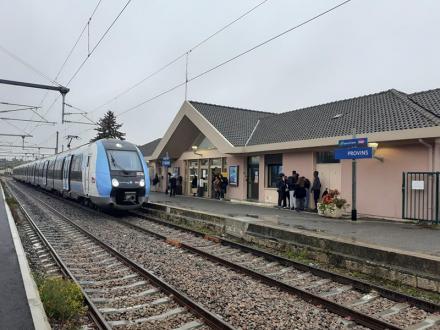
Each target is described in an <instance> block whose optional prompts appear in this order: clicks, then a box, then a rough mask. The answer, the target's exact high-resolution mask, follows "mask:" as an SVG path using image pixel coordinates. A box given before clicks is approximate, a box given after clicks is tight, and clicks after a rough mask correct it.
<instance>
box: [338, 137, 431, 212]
mask: <svg viewBox="0 0 440 330" xmlns="http://www.w3.org/2000/svg"><path fill="white" fill-rule="evenodd" d="M376 155H377V156H380V157H383V159H384V160H383V162H381V161H379V160H377V159H363V160H359V161H358V163H357V210H358V213H360V214H366V215H372V216H379V217H386V218H401V217H402V172H407V171H429V170H430V169H429V161H428V159H429V154H428V149H427V148H426V147H424V146H422V145H420V144H419V145H417V144H413V145H402V146H393V147H379V149H378V150H377V153H376ZM341 165H342V188H341V194H342V196H343V197H344V198H346V199H347V200H348V202H349V203H350V204H351V160H344V161H342V162H341Z"/></svg>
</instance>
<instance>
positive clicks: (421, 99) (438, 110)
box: [408, 88, 440, 116]
mask: <svg viewBox="0 0 440 330" xmlns="http://www.w3.org/2000/svg"><path fill="white" fill-rule="evenodd" d="M408 97H409V98H410V99H411V100H412V101H414V102H416V103H417V104H418V105H420V106H422V107H423V108H425V109H426V110H428V111H431V112H432V113H433V114H435V115H437V116H440V88H437V89H431V90H429V91H424V92H419V93H414V94H410V95H408Z"/></svg>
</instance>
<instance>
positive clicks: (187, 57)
mask: <svg viewBox="0 0 440 330" xmlns="http://www.w3.org/2000/svg"><path fill="white" fill-rule="evenodd" d="M190 52H191V50H189V51H187V52H186V64H185V101H188V60H189V53H190Z"/></svg>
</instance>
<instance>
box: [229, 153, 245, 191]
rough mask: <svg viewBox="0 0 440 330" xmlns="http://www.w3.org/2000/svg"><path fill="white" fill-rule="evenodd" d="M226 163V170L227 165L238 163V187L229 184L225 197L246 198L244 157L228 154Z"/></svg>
mask: <svg viewBox="0 0 440 330" xmlns="http://www.w3.org/2000/svg"><path fill="white" fill-rule="evenodd" d="M226 164H227V167H228V171H229V166H231V165H232V166H233V165H238V187H234V186H231V185H229V186H228V188H227V197H228V198H230V199H246V191H247V190H246V189H247V187H246V157H240V156H230V157H228V158H227V160H226ZM228 173H229V172H228Z"/></svg>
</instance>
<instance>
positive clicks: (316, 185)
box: [312, 171, 321, 211]
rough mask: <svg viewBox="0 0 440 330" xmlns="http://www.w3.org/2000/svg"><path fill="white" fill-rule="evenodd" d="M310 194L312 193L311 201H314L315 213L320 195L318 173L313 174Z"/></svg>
mask: <svg viewBox="0 0 440 330" xmlns="http://www.w3.org/2000/svg"><path fill="white" fill-rule="evenodd" d="M312 192H313V199H314V201H315V211H317V210H318V201H319V195H320V193H321V180H319V172H318V171H314V172H313V184H312Z"/></svg>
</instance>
